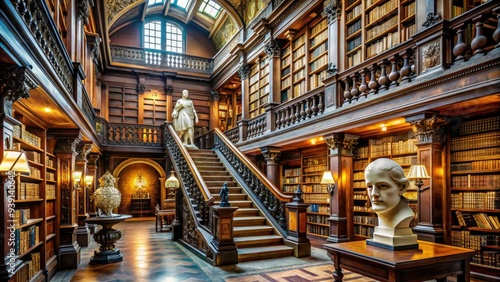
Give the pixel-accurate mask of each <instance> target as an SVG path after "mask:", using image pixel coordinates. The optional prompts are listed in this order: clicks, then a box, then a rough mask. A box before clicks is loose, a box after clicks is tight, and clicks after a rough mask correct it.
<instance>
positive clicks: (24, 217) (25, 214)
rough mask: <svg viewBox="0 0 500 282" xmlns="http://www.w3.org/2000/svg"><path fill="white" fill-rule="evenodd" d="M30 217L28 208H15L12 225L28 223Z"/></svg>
mask: <svg viewBox="0 0 500 282" xmlns="http://www.w3.org/2000/svg"><path fill="white" fill-rule="evenodd" d="M29 219H30V209H16V210H14V218H13V220H14V222H13V223H14V225H15V226H21V225H23V224H26V223H28V220H29Z"/></svg>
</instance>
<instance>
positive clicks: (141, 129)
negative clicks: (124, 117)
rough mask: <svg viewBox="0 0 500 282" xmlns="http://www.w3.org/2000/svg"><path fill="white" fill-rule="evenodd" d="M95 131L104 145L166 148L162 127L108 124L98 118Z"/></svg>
mask: <svg viewBox="0 0 500 282" xmlns="http://www.w3.org/2000/svg"><path fill="white" fill-rule="evenodd" d="M95 129H96V132H97V136H98V138H99V141H100V142H101V143H102V144H103V145H130V146H149V147H163V146H164V140H163V138H162V127H161V126H155V125H144V124H122V123H119V124H116V123H108V122H107V121H106V120H105V119H103V118H101V117H97V118H96V128H95Z"/></svg>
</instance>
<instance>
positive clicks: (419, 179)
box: [406, 164, 431, 192]
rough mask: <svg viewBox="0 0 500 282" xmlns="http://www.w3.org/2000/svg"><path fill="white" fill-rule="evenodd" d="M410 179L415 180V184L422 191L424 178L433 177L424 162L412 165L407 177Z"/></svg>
mask: <svg viewBox="0 0 500 282" xmlns="http://www.w3.org/2000/svg"><path fill="white" fill-rule="evenodd" d="M406 178H408V180H415V185H416V186H417V187H418V191H419V192H422V191H423V190H421V189H420V187H422V185H424V181H423V179H429V178H431V177H430V176H429V174H427V170H426V169H425V166H424V165H422V164H414V165H411V167H410V172H408V176H407V177H406Z"/></svg>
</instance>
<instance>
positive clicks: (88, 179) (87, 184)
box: [85, 175, 94, 189]
mask: <svg viewBox="0 0 500 282" xmlns="http://www.w3.org/2000/svg"><path fill="white" fill-rule="evenodd" d="M92 181H94V176H93V175H85V187H87V189H89V188H90V185H92Z"/></svg>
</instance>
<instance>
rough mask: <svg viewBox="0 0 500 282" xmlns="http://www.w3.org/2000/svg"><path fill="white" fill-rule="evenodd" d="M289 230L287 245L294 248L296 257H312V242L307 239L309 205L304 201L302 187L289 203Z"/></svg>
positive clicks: (287, 210)
mask: <svg viewBox="0 0 500 282" xmlns="http://www.w3.org/2000/svg"><path fill="white" fill-rule="evenodd" d="M285 206H286V212H287V229H288V237H287V238H286V240H285V244H286V245H287V246H289V247H292V248H293V255H294V256H295V257H298V258H300V257H307V256H310V255H311V242H310V241H309V239H308V238H307V217H306V215H307V208H308V207H309V204H306V203H304V199H302V190H301V189H300V185H299V187H298V188H297V190H296V191H295V194H294V197H293V201H292V202H291V203H287V204H286V205H285Z"/></svg>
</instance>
